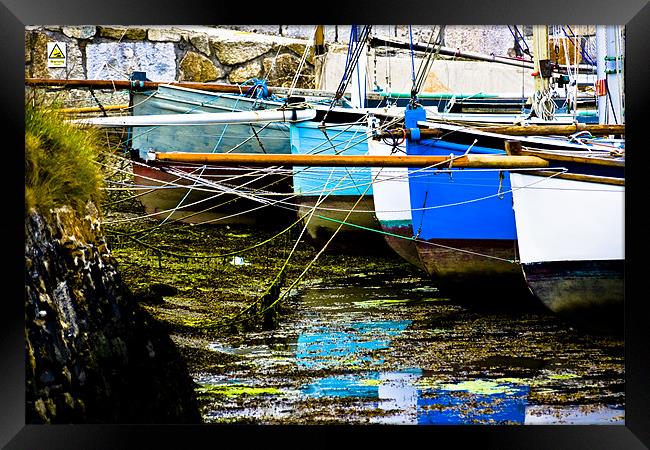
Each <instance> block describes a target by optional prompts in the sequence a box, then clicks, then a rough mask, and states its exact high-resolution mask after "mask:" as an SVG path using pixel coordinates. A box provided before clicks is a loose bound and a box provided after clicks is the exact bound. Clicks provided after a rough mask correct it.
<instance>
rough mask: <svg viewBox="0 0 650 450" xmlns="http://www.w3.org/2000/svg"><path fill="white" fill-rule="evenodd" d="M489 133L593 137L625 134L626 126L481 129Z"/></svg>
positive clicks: (580, 125)
mask: <svg viewBox="0 0 650 450" xmlns="http://www.w3.org/2000/svg"><path fill="white" fill-rule="evenodd" d="M478 129H479V130H481V131H486V132H488V133H499V134H509V135H512V136H547V135H556V134H557V135H569V134H573V133H577V132H580V131H588V132H589V133H591V134H593V135H607V134H620V135H623V134H625V125H592V124H585V123H575V124H573V125H526V126H520V125H513V126H490V127H480V128H478Z"/></svg>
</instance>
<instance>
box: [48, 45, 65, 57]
mask: <svg viewBox="0 0 650 450" xmlns="http://www.w3.org/2000/svg"><path fill="white" fill-rule="evenodd" d="M48 58H53V59H60V58H65V55H64V54H63V52H62V51H61V49H60V48H59V46H58V45H57V44H54V47H53V48H52V51H51V52H50V55H49V56H48Z"/></svg>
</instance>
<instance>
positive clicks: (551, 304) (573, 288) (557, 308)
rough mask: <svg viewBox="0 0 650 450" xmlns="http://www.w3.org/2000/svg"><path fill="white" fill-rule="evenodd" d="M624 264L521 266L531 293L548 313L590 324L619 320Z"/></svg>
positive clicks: (571, 262) (557, 262)
mask: <svg viewBox="0 0 650 450" xmlns="http://www.w3.org/2000/svg"><path fill="white" fill-rule="evenodd" d="M623 266H624V261H622V260H608V261H555V262H546V263H530V264H523V266H522V267H523V271H524V274H525V276H526V281H527V283H528V285H529V286H530V288H531V290H532V291H533V293H534V294H535V296H537V297H538V298H539V299H540V300H541V301H542V303H543V304H544V305H545V306H546V307H547V308H548V309H550V310H551V311H553V312H555V313H557V314H559V315H563V316H567V317H572V318H574V319H576V318H578V319H582V320H585V321H587V322H591V321H592V320H593V318H594V317H598V318H607V317H608V316H609V319H608V320H613V318H614V317H618V319H622V314H623V310H622V303H623V297H624V284H623V281H624V277H623V274H624V270H623Z"/></svg>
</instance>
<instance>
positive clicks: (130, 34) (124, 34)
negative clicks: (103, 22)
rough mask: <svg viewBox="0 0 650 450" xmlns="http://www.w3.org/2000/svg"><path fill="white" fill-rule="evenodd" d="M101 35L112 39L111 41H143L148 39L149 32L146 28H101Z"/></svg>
mask: <svg viewBox="0 0 650 450" xmlns="http://www.w3.org/2000/svg"><path fill="white" fill-rule="evenodd" d="M99 35H100V36H101V37H106V38H111V39H133V40H142V39H146V37H147V30H145V29H144V28H133V27H122V26H114V27H101V26H100V27H99Z"/></svg>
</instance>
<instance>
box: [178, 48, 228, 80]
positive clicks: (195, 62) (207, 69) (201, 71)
mask: <svg viewBox="0 0 650 450" xmlns="http://www.w3.org/2000/svg"><path fill="white" fill-rule="evenodd" d="M180 69H181V76H180V80H181V81H197V82H205V81H215V80H217V79H218V78H221V77H222V76H223V70H221V69H220V68H219V67H216V66H215V65H214V64H213V63H212V61H210V60H209V59H208V58H206V57H205V56H203V55H200V54H198V53H195V52H187V54H186V55H185V56H184V57H183V60H182V61H181V63H180Z"/></svg>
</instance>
